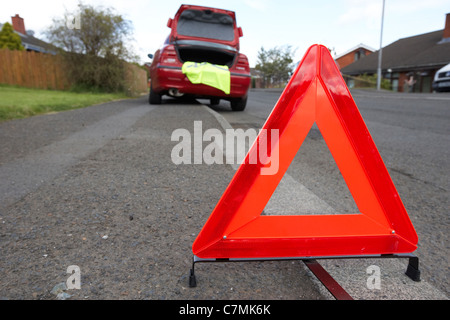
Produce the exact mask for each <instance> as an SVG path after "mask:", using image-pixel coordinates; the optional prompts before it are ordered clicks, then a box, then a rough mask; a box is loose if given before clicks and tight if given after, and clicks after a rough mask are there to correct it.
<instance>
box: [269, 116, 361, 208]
mask: <svg viewBox="0 0 450 320" xmlns="http://www.w3.org/2000/svg"><path fill="white" fill-rule="evenodd" d="M358 213H360V212H359V209H358V207H357V205H356V203H355V201H354V199H353V196H352V195H351V193H350V191H349V189H348V187H347V184H346V183H345V180H344V178H343V176H342V174H341V172H340V170H339V168H338V166H337V165H336V162H335V161H334V159H333V156H332V155H331V153H330V150H329V149H328V147H327V145H326V143H325V140H324V138H323V136H322V134H321V132H320V130H319V128H318V127H317V125H316V124H314V125H313V126H312V128H311V129H310V131H309V133H308V135H307V136H306V138H305V140H304V141H303V143H302V146H301V147H300V149H299V151H298V152H297V154H296V156H295V158H294V160H293V161H292V163H291V165H290V166H289V168H288V170H287V172H286V173H285V175H284V176H283V179H282V180H281V182H280V184H279V185H278V186H277V188H276V190H275V192H274V193H273V195H272V197H271V198H270V200H269V202H268V203H267V205H266V207H265V208H264V211H263V213H262V215H268V216H269V215H323V214H326V215H329V214H358Z"/></svg>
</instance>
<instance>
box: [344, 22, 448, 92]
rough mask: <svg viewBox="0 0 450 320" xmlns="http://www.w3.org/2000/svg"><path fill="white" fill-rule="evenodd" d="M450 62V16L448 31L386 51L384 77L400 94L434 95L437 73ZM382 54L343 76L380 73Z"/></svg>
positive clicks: (354, 65)
mask: <svg viewBox="0 0 450 320" xmlns="http://www.w3.org/2000/svg"><path fill="white" fill-rule="evenodd" d="M449 62H450V13H447V15H446V22H445V28H444V29H443V30H438V31H433V32H429V33H425V34H421V35H416V36H412V37H408V38H403V39H400V40H397V41H395V42H393V43H392V44H390V45H388V46H386V47H384V48H383V51H382V64H381V69H382V70H381V71H382V76H383V78H385V79H388V80H389V81H390V83H391V88H392V90H394V91H398V92H432V86H431V85H432V82H433V78H434V75H435V73H436V71H437V70H439V69H440V68H442V67H443V66H445V65H446V64H448V63H449ZM377 69H378V51H377V52H375V53H374V54H370V55H368V56H366V57H363V58H362V59H360V60H358V61H355V62H353V63H351V64H349V65H348V66H346V67H343V68H342V69H341V73H342V74H343V75H349V76H359V75H362V74H368V75H371V74H376V73H377Z"/></svg>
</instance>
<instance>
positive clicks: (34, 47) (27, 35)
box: [0, 14, 56, 54]
mask: <svg viewBox="0 0 450 320" xmlns="http://www.w3.org/2000/svg"><path fill="white" fill-rule="evenodd" d="M11 22H12V27H13V29H14V31H15V32H16V33H17V34H18V35H19V36H20V38H21V39H22V45H23V46H24V47H25V50H27V51H36V52H42V53H51V54H56V49H55V47H53V46H52V45H51V44H49V43H47V42H45V41H42V40H40V39H38V38H36V37H34V32H33V31H27V30H26V29H25V22H24V19H23V18H22V17H20V16H19V15H18V14H16V15H15V16H14V17H11ZM0 28H1V26H0Z"/></svg>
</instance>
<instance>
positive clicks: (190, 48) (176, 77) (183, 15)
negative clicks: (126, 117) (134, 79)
mask: <svg viewBox="0 0 450 320" xmlns="http://www.w3.org/2000/svg"><path fill="white" fill-rule="evenodd" d="M167 26H168V27H169V28H170V29H171V31H170V34H169V36H168V37H167V39H166V41H165V42H164V44H163V46H162V47H161V48H160V49H158V50H157V51H156V52H155V54H154V55H152V54H149V57H150V58H152V59H153V61H152V64H151V66H150V79H151V82H150V94H149V103H150V104H160V103H161V101H162V97H163V96H164V95H167V96H171V97H175V98H179V97H183V96H190V97H194V98H199V99H210V101H211V104H212V105H215V104H218V103H219V102H220V100H221V99H223V100H227V101H230V104H231V109H232V110H234V111H242V110H244V109H245V106H246V103H247V93H248V90H249V87H250V83H251V76H250V67H249V63H248V59H247V56H246V55H244V54H242V53H240V52H239V49H240V48H239V39H240V38H241V37H242V36H243V33H242V29H241V28H240V27H237V24H236V14H235V12H233V11H229V10H223V9H217V8H209V7H203V6H194V5H181V7H180V8H179V9H178V11H177V13H176V14H175V17H174V18H173V19H171V18H169V21H168V22H167ZM185 62H198V63H204V62H207V63H210V64H213V65H219V66H228V69H229V72H230V91H229V94H227V93H225V92H224V91H222V90H219V89H217V88H216V87H213V86H210V85H205V84H203V83H196V84H194V83H192V82H191V81H190V80H189V79H188V77H187V76H186V75H185V74H184V73H183V72H182V66H183V64H184V63H185Z"/></svg>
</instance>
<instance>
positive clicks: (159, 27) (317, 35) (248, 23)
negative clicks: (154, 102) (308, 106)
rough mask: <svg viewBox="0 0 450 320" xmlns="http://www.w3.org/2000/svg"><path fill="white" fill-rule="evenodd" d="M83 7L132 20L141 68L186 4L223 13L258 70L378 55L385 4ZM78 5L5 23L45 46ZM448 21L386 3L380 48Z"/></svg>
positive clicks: (30, 5)
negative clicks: (277, 54)
mask: <svg viewBox="0 0 450 320" xmlns="http://www.w3.org/2000/svg"><path fill="white" fill-rule="evenodd" d="M82 2H83V3H84V4H90V5H94V6H103V7H108V8H112V9H114V11H115V13H117V14H120V15H122V16H123V17H124V18H125V19H127V20H130V21H131V23H132V26H133V39H132V40H130V44H129V45H130V46H131V47H132V48H134V52H135V53H136V54H137V55H138V57H139V62H140V63H144V62H148V61H149V59H148V58H147V54H148V53H154V52H155V51H156V50H157V49H158V48H160V47H161V45H162V43H163V42H164V40H165V38H166V37H167V35H168V34H169V28H167V26H166V24H167V20H168V19H169V18H173V16H174V15H175V13H176V11H177V10H178V8H179V7H180V5H181V4H195V5H204V6H208V7H218V8H222V9H228V10H232V11H235V12H236V18H237V24H238V26H240V27H242V29H243V32H244V36H243V37H242V38H241V40H240V41H241V52H242V53H244V54H246V55H247V57H248V58H249V62H250V66H251V67H254V66H255V65H256V63H257V55H258V51H259V50H260V49H261V47H264V49H270V48H274V47H281V46H286V45H290V46H291V48H292V50H293V51H294V53H295V54H294V61H296V62H297V61H299V60H301V58H302V57H303V55H304V53H305V52H306V50H307V49H308V48H309V47H310V46H311V45H313V44H323V45H325V46H327V47H328V48H331V49H333V51H332V53H333V54H337V55H339V54H341V53H344V52H345V51H347V50H349V49H351V48H353V47H355V46H357V45H359V44H360V43H362V44H364V45H366V46H369V47H371V48H373V49H376V50H378V49H379V48H380V36H381V20H382V4H383V0H316V1H311V0H309V1H305V0H227V1H223V0H221V1H218V0H209V1H203V0H192V1H188V0H185V1H179V0H127V1H123V0H122V1H120V0H90V1H88V0H84V1H82ZM78 3H79V0H60V1H54V0H53V1H50V0H39V1H30V0H28V1H25V0H14V1H2V4H0V23H5V22H11V17H12V16H14V15H15V14H19V15H20V16H21V17H22V18H24V19H25V28H26V29H27V30H33V31H34V32H35V36H36V37H38V38H40V39H42V40H45V36H44V33H43V32H44V31H45V30H46V29H47V28H49V26H50V25H51V24H52V20H53V18H62V17H63V16H64V13H65V12H66V11H68V12H74V11H75V10H76V8H77V4H78ZM447 13H450V0H425V1H424V0H385V11H384V24H383V35H382V46H383V47H384V46H386V45H388V44H390V43H392V42H394V41H396V40H398V39H401V38H405V37H410V36H414V35H419V34H423V33H427V32H432V31H436V30H442V29H443V28H444V24H445V16H446V14H447Z"/></svg>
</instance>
